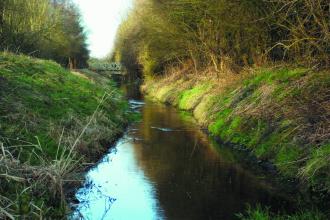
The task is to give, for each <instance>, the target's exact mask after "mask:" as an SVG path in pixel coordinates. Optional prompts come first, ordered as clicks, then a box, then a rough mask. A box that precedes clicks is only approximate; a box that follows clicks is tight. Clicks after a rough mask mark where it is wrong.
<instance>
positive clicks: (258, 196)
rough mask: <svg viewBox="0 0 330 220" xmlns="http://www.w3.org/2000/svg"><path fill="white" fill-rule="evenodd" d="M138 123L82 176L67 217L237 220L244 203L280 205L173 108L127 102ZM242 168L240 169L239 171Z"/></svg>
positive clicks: (228, 152)
mask: <svg viewBox="0 0 330 220" xmlns="http://www.w3.org/2000/svg"><path fill="white" fill-rule="evenodd" d="M130 103H131V108H132V109H133V110H134V111H140V112H141V114H142V120H141V122H138V123H135V124H132V125H131V126H130V127H129V128H128V130H127V132H126V134H125V135H124V136H123V137H122V138H121V139H120V140H119V141H118V142H117V144H116V145H115V147H114V148H112V149H111V150H110V151H109V153H108V154H107V155H105V156H104V158H103V159H102V160H101V161H100V162H99V163H98V165H97V166H96V167H95V168H93V169H91V170H90V171H89V172H88V173H87V175H86V182H85V185H84V187H83V188H81V189H80V190H79V191H78V193H77V194H76V197H77V199H78V200H79V201H80V204H79V206H78V208H77V209H76V212H75V216H74V217H73V218H74V219H95V220H99V219H114V220H131V219H132V220H153V219H178V220H184V219H189V220H193V219H201V220H203V219H219V220H226V219H236V217H235V213H238V212H243V211H244V210H245V209H246V204H250V205H252V206H253V205H255V204H257V203H261V204H263V205H269V206H272V207H273V208H275V209H280V208H281V206H285V203H284V202H283V201H282V199H281V198H279V197H278V196H275V194H277V192H276V190H274V189H273V188H272V187H271V186H270V185H269V184H267V183H266V182H265V181H264V180H263V178H261V177H260V176H256V175H255V174H254V172H252V171H249V170H250V169H248V168H246V165H242V164H241V162H240V161H242V160H243V159H244V155H245V154H243V155H241V156H239V154H238V153H237V152H233V151H232V150H231V149H230V148H228V147H224V146H220V145H218V144H216V143H214V142H213V141H212V140H211V139H210V138H209V137H208V136H207V135H205V134H204V133H203V132H202V131H201V130H200V128H198V127H197V126H196V125H195V124H194V123H193V121H192V119H191V118H189V117H187V116H186V115H184V114H182V113H180V112H178V111H177V110H175V109H174V108H172V107H168V106H165V105H162V104H157V103H153V102H149V101H146V102H141V101H139V100H131V101H130ZM244 167H245V168H244Z"/></svg>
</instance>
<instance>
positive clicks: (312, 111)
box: [142, 65, 330, 200]
mask: <svg viewBox="0 0 330 220" xmlns="http://www.w3.org/2000/svg"><path fill="white" fill-rule="evenodd" d="M142 91H143V92H144V93H146V94H148V95H149V96H150V97H152V98H154V99H157V100H159V101H161V102H164V103H168V104H171V105H174V106H177V107H178V108H180V109H183V110H187V111H191V112H192V113H193V115H194V117H195V118H196V119H197V121H198V122H199V124H200V125H202V126H203V127H207V128H208V130H209V132H210V133H211V134H212V135H213V136H216V137H218V138H220V139H221V140H222V141H224V142H229V143H234V144H238V145H243V146H245V147H246V148H248V149H250V150H251V151H252V152H253V153H254V154H255V155H256V156H257V157H258V158H259V159H260V160H265V161H270V162H272V163H273V164H274V165H275V166H276V168H277V170H278V172H279V173H280V174H281V176H283V177H286V178H295V179H299V180H300V183H303V184H302V185H304V186H307V188H311V189H312V191H313V192H317V195H318V199H320V200H322V199H325V197H326V196H328V195H329V192H330V172H329V170H330V164H329V159H330V97H329V94H330V93H329V91H330V74H329V72H328V71H316V70H312V69H306V68H299V67H292V66H291V67H287V66H284V65H282V66H281V67H272V68H254V69H247V70H245V71H243V72H242V73H241V74H224V73H223V74H218V77H216V76H214V74H212V71H205V72H203V73H198V74H195V73H194V71H189V70H187V69H186V70H183V69H180V68H172V69H171V70H169V71H168V73H167V74H166V76H161V77H155V78H153V79H149V80H147V81H146V82H145V84H144V85H143V86H142Z"/></svg>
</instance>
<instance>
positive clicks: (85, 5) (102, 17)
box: [73, 0, 133, 58]
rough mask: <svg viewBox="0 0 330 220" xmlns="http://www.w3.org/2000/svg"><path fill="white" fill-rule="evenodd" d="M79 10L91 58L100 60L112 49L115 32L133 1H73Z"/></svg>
mask: <svg viewBox="0 0 330 220" xmlns="http://www.w3.org/2000/svg"><path fill="white" fill-rule="evenodd" d="M73 1H74V2H75V3H76V4H77V5H78V6H79V8H80V12H81V14H82V16H83V25H84V26H85V28H86V30H87V33H88V44H89V49H90V50H91V56H92V57H97V58H102V57H105V56H106V55H107V54H109V53H110V52H111V50H112V49H113V45H114V41H115V37H116V32H117V29H118V26H119V24H120V23H121V21H122V20H123V19H124V18H125V17H126V15H127V13H128V11H129V9H130V8H131V7H132V5H133V3H132V1H133V0H73Z"/></svg>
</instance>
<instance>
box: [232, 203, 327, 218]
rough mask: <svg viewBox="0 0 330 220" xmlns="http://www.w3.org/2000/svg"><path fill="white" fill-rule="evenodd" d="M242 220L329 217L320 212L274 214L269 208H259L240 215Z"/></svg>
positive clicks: (249, 209)
mask: <svg viewBox="0 0 330 220" xmlns="http://www.w3.org/2000/svg"><path fill="white" fill-rule="evenodd" d="M238 217H239V219H241V220H326V219H327V217H326V216H325V215H323V214H322V213H320V212H318V211H313V210H304V211H300V212H297V213H294V214H290V215H286V214H274V213H272V212H271V211H270V210H269V208H261V206H257V207H256V208H254V209H252V208H251V207H249V208H248V209H247V212H246V213H245V214H239V215H238Z"/></svg>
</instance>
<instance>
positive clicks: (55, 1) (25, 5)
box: [0, 0, 89, 68]
mask: <svg viewBox="0 0 330 220" xmlns="http://www.w3.org/2000/svg"><path fill="white" fill-rule="evenodd" d="M79 22H80V15H79V12H78V10H77V9H76V7H75V6H74V4H73V3H71V2H70V1H69V0H0V50H1V51H4V50H6V51H10V52H14V53H24V54H27V55H31V56H35V57H40V58H45V59H53V60H55V61H57V62H59V63H61V64H62V65H63V66H67V67H70V68H77V67H83V66H86V64H87V60H88V58H89V51H88V50H87V45H86V35H85V33H84V30H83V28H82V27H81V25H80V23H79Z"/></svg>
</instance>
